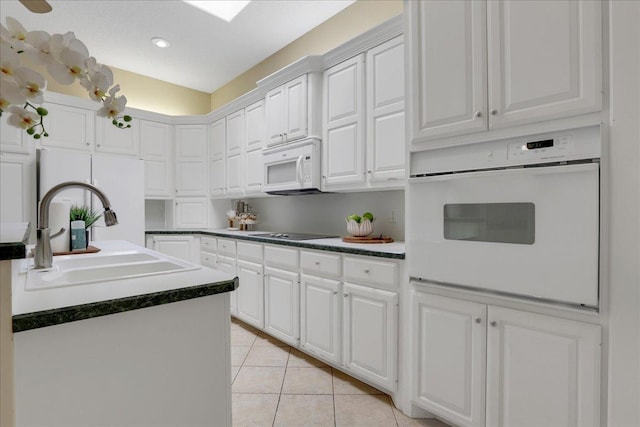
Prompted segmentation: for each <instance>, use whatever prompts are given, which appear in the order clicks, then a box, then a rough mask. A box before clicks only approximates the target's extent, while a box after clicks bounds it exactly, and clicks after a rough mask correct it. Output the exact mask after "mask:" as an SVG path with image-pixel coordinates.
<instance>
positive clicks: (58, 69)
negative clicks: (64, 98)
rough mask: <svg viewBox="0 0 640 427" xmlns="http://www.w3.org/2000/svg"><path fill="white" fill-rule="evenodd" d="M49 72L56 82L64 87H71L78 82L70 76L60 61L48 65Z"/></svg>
mask: <svg viewBox="0 0 640 427" xmlns="http://www.w3.org/2000/svg"><path fill="white" fill-rule="evenodd" d="M47 72H48V73H49V75H50V76H51V77H53V78H54V79H55V81H57V82H58V83H60V84H62V85H70V84H71V83H73V82H74V81H75V80H76V78H75V76H74V75H72V74H69V70H68V69H67V67H66V66H65V65H64V64H61V63H60V62H58V61H51V62H49V64H47Z"/></svg>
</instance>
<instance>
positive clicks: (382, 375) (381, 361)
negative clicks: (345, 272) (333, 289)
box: [343, 283, 398, 391]
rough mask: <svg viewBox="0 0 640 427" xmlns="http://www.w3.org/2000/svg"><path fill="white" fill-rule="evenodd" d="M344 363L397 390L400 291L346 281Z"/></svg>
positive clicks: (383, 385)
mask: <svg viewBox="0 0 640 427" xmlns="http://www.w3.org/2000/svg"><path fill="white" fill-rule="evenodd" d="M343 292H344V295H343V296H344V305H343V313H344V323H343V331H344V332H343V337H344V340H343V342H344V359H343V360H344V364H345V366H347V368H349V369H351V370H352V371H353V372H356V373H358V374H360V375H362V376H363V377H365V378H367V379H369V380H370V381H372V382H374V383H376V384H379V385H380V386H382V387H384V388H385V389H387V390H391V391H396V390H397V389H398V383H397V378H398V376H397V375H398V374H397V363H398V362H397V359H398V294H397V293H396V292H389V291H383V290H380V289H373V288H368V287H365V286H359V285H353V284H351V283H345V284H344V291H343Z"/></svg>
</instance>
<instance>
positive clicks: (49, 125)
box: [40, 102, 110, 151]
mask: <svg viewBox="0 0 640 427" xmlns="http://www.w3.org/2000/svg"><path fill="white" fill-rule="evenodd" d="M42 106H43V107H44V108H46V109H47V110H49V115H48V116H47V119H48V120H46V119H45V127H46V129H47V133H48V134H49V137H47V138H42V139H41V140H40V141H41V144H42V146H43V147H59V148H72V149H75V150H87V151H88V150H91V149H92V148H93V145H94V142H95V112H94V111H92V110H87V109H85V108H78V107H71V106H68V105H62V104H53V103H49V102H45V103H43V104H42ZM51 118H55V120H51ZM99 120H107V122H108V123H107V124H110V122H109V121H108V119H105V118H102V117H100V118H99Z"/></svg>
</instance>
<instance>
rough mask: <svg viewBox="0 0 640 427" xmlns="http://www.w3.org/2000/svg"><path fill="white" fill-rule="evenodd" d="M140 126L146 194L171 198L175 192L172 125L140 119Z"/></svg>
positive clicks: (141, 155)
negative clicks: (172, 164) (173, 182)
mask: <svg viewBox="0 0 640 427" xmlns="http://www.w3.org/2000/svg"><path fill="white" fill-rule="evenodd" d="M138 126H139V129H140V157H141V158H142V159H143V160H144V176H145V180H144V194H145V196H147V197H158V198H170V197H171V195H172V194H173V185H172V175H173V173H172V168H171V162H172V160H173V159H172V156H171V147H172V145H171V125H168V124H165V123H157V122H151V121H148V120H140V121H138Z"/></svg>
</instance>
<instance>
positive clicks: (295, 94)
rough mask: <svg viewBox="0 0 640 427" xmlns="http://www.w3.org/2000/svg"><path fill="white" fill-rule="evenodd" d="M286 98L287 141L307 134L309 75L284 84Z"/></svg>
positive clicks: (285, 133) (285, 135)
mask: <svg viewBox="0 0 640 427" xmlns="http://www.w3.org/2000/svg"><path fill="white" fill-rule="evenodd" d="M284 90H285V99H286V116H285V117H286V121H285V123H286V124H285V128H284V139H285V141H293V140H295V139H300V138H303V137H305V136H307V107H308V106H307V75H306V74H305V75H303V76H300V77H298V78H297V79H295V80H292V81H290V82H289V83H287V84H285V85H284Z"/></svg>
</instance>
